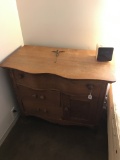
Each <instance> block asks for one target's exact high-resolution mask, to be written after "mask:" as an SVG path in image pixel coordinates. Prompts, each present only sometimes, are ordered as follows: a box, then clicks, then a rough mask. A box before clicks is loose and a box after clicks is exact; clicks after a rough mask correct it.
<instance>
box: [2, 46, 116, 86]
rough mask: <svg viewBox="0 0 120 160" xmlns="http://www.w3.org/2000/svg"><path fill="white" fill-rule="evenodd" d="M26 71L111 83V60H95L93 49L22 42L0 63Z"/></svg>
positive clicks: (112, 67) (112, 77) (5, 66)
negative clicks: (31, 44)
mask: <svg viewBox="0 0 120 160" xmlns="http://www.w3.org/2000/svg"><path fill="white" fill-rule="evenodd" d="M0 66H1V67H3V68H12V69H17V70H21V71H24V72H27V73H33V74H39V73H50V74H55V75H59V76H62V77H64V78H69V79H93V80H103V81H107V82H110V83H112V82H115V69H114V68H115V67H114V62H113V60H112V61H108V62H98V61H97V60H96V51H94V50H78V49H66V48H52V47H41V46H30V45H25V46H23V47H21V48H20V49H18V50H17V51H16V52H14V53H13V54H11V55H10V56H9V57H7V58H6V59H5V60H4V61H3V62H2V63H1V64H0Z"/></svg>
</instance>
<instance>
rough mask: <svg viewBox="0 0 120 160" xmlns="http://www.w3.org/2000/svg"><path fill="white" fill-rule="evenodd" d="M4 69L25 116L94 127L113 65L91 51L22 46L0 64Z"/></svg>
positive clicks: (100, 112)
mask: <svg viewBox="0 0 120 160" xmlns="http://www.w3.org/2000/svg"><path fill="white" fill-rule="evenodd" d="M0 66H1V67H2V68H5V69H7V70H8V72H9V74H10V77H11V79H12V82H13V87H14V89H15V93H16V96H17V99H18V102H19V105H20V108H21V111H22V113H23V114H25V115H33V116H37V117H40V118H42V119H45V120H48V121H50V122H54V123H58V124H64V125H85V126H96V125H98V124H99V121H100V119H101V114H102V111H103V103H104V99H105V95H106V89H107V86H108V83H112V82H115V76H114V63H113V62H112V61H109V62H98V61H96V58H95V51H92V50H76V49H65V48H52V47H41V46H30V45H25V46H23V47H21V48H20V49H18V50H17V51H16V52H15V53H13V54H11V55H10V56H9V57H8V58H6V59H5V60H4V61H3V62H2V63H1V65H0Z"/></svg>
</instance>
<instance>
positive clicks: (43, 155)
mask: <svg viewBox="0 0 120 160" xmlns="http://www.w3.org/2000/svg"><path fill="white" fill-rule="evenodd" d="M106 128H107V127H106V118H103V120H102V121H101V125H100V126H99V128H98V132H97V133H95V132H93V130H92V129H89V128H85V127H78V126H60V125H56V124H52V123H49V122H46V121H43V120H41V119H38V118H34V117H27V118H25V117H24V118H23V117H20V118H19V120H18V122H17V123H16V125H15V126H14V128H13V129H12V131H11V132H10V134H9V136H8V137H7V139H6V140H5V142H4V143H3V145H2V146H1V147H0V160H107V159H108V156H107V155H108V153H107V131H106V130H107V129H106Z"/></svg>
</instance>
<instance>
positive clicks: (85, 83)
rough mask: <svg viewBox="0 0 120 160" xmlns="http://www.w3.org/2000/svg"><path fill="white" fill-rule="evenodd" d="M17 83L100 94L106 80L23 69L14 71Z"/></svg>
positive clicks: (72, 91) (66, 91)
mask: <svg viewBox="0 0 120 160" xmlns="http://www.w3.org/2000/svg"><path fill="white" fill-rule="evenodd" d="M13 74H14V78H15V81H16V83H17V84H19V85H23V86H25V87H28V88H32V89H38V90H40V89H47V90H49V89H51V90H52V89H54V90H58V91H60V92H63V93H69V94H87V95H88V94H89V93H90V92H92V94H93V95H94V96H99V94H100V92H101V90H102V89H103V88H104V87H105V86H106V82H104V81H97V80H74V79H66V78H63V77H60V76H57V75H53V74H29V73H25V72H22V71H17V70H14V71H13Z"/></svg>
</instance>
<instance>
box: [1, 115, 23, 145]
mask: <svg viewBox="0 0 120 160" xmlns="http://www.w3.org/2000/svg"><path fill="white" fill-rule="evenodd" d="M19 116H20V114H19V113H18V114H17V115H16V117H15V119H14V120H13V121H12V123H11V124H10V126H9V128H8V129H7V131H6V132H5V134H4V135H3V136H2V138H1V139H0V146H1V145H2V143H3V142H4V140H5V139H6V137H7V136H8V134H9V133H10V131H11V129H12V128H13V126H14V125H15V124H16V122H17V120H18V118H19Z"/></svg>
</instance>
